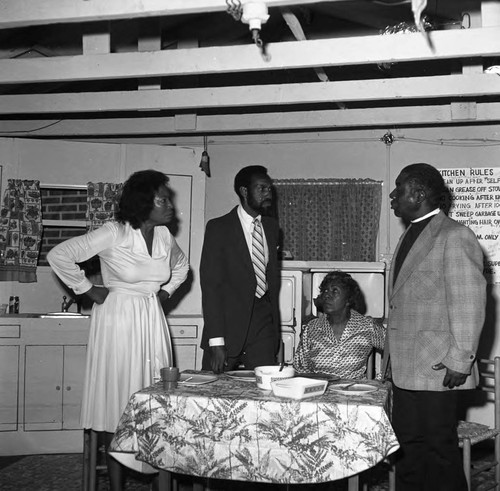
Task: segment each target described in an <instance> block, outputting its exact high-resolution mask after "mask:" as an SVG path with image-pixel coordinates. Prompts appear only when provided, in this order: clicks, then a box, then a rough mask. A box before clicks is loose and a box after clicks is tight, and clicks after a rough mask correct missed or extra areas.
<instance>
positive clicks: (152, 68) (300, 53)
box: [0, 27, 500, 84]
mask: <svg viewBox="0 0 500 491" xmlns="http://www.w3.org/2000/svg"><path fill="white" fill-rule="evenodd" d="M430 37H431V40H432V44H433V46H434V48H435V49H434V51H432V50H431V48H430V47H429V46H428V44H427V43H426V41H425V39H424V37H423V36H422V35H421V34H420V33H415V34H404V35H393V36H362V37H352V38H339V39H329V40H314V41H295V42H294V41H292V42H284V43H276V44H270V45H269V47H268V53H269V54H270V56H271V60H270V61H265V60H264V59H263V58H262V56H261V55H260V51H259V50H258V49H257V47H256V46H254V45H245V46H231V47H215V48H214V47H211V48H196V49H177V50H164V51H157V52H147V53H137V52H134V53H112V54H99V55H80V56H59V57H54V58H43V59H42V58H32V59H15V60H0V84H16V83H36V82H54V81H57V82H65V81H66V82H69V81H75V80H97V79H120V78H135V77H160V76H170V75H172V76H173V75H195V74H202V73H228V72H245V71H265V70H284V69H293V68H297V69H298V68H306V67H317V66H345V65H358V64H375V63H398V62H407V61H421V60H439V59H447V58H469V57H478V58H481V57H487V56H500V27H487V28H479V29H455V30H450V31H434V32H432V33H431V34H430Z"/></svg>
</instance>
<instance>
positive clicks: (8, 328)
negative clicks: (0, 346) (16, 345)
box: [0, 324, 21, 338]
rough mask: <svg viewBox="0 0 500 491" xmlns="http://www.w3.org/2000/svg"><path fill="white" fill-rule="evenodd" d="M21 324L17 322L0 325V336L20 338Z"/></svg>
mask: <svg viewBox="0 0 500 491" xmlns="http://www.w3.org/2000/svg"><path fill="white" fill-rule="evenodd" d="M20 337H21V326H20V325H19V324H2V325H0V338H20Z"/></svg>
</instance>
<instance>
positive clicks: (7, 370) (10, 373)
mask: <svg viewBox="0 0 500 491" xmlns="http://www.w3.org/2000/svg"><path fill="white" fill-rule="evenodd" d="M18 390H19V345H5V346H0V400H1V403H0V431H16V430H17V410H18V407H17V401H18Z"/></svg>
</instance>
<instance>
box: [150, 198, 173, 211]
mask: <svg viewBox="0 0 500 491" xmlns="http://www.w3.org/2000/svg"><path fill="white" fill-rule="evenodd" d="M153 202H154V204H155V206H156V207H158V208H163V207H165V206H167V204H169V203H170V199H169V198H160V197H159V196H155V197H154V199H153Z"/></svg>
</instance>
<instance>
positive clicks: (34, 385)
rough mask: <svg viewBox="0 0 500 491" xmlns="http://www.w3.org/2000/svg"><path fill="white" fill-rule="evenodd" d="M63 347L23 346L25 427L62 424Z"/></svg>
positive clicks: (59, 426)
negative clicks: (24, 353)
mask: <svg viewBox="0 0 500 491" xmlns="http://www.w3.org/2000/svg"><path fill="white" fill-rule="evenodd" d="M63 355H64V347H63V346H26V358H25V385H24V429H25V430H26V431H29V430H59V429H61V427H62V387H63V360H64V356H63Z"/></svg>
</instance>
